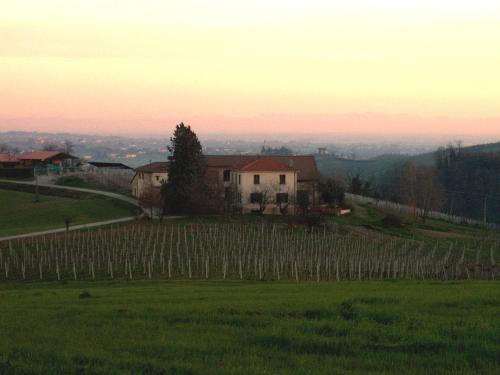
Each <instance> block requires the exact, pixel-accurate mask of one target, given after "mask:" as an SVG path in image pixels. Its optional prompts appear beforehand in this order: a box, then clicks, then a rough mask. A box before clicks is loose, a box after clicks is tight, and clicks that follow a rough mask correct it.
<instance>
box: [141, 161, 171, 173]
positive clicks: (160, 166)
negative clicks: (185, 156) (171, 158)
mask: <svg viewBox="0 0 500 375" xmlns="http://www.w3.org/2000/svg"><path fill="white" fill-rule="evenodd" d="M168 164H169V162H168V161H155V162H153V163H150V164H146V165H143V166H141V167H137V168H136V169H135V171H136V172H143V173H167V168H168Z"/></svg>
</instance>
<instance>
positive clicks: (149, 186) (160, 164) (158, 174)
mask: <svg viewBox="0 0 500 375" xmlns="http://www.w3.org/2000/svg"><path fill="white" fill-rule="evenodd" d="M167 167H168V161H157V162H153V163H150V164H147V165H143V166H142V167H139V168H136V170H135V175H134V177H133V178H132V195H133V196H134V197H137V198H141V197H142V196H143V195H144V194H145V193H151V191H155V192H159V190H160V187H161V185H162V184H164V183H165V182H167V181H168V173H167Z"/></svg>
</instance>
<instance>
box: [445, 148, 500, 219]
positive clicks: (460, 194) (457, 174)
mask: <svg viewBox="0 0 500 375" xmlns="http://www.w3.org/2000/svg"><path fill="white" fill-rule="evenodd" d="M436 166H437V171H438V174H439V179H440V181H441V183H442V184H443V186H444V188H445V190H447V191H449V193H448V194H447V196H446V200H445V206H444V209H445V210H446V211H447V212H450V213H452V214H454V215H460V216H468V217H473V218H476V219H479V220H484V219H486V221H494V222H497V223H500V195H499V192H500V168H499V166H500V152H498V151H496V152H482V153H480V152H470V151H467V149H463V148H461V147H460V145H457V146H453V145H449V146H448V147H446V148H440V149H439V150H438V151H437V153H436Z"/></svg>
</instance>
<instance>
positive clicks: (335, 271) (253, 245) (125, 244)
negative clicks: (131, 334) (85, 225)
mask: <svg viewBox="0 0 500 375" xmlns="http://www.w3.org/2000/svg"><path fill="white" fill-rule="evenodd" d="M499 251H500V242H498V241H496V240H487V239H483V240H474V241H472V240H471V241H464V240H461V241H460V242H456V243H454V244H451V245H446V246H443V244H441V243H439V242H431V243H429V242H420V241H413V240H403V239H398V238H394V237H386V236H382V235H380V236H373V235H372V236H359V235H357V236H349V235H338V234H335V233H331V232H328V231H326V230H312V231H306V230H304V229H293V228H292V229H290V228H286V227H285V228H283V227H280V226H272V225H269V226H264V225H236V224H227V225H224V224H222V225H218V224H200V225H162V224H152V225H145V224H142V223H138V224H131V225H125V226H116V227H109V228H105V229H98V230H87V231H74V232H69V233H66V234H54V235H48V236H40V237H32V238H29V239H22V240H15V241H8V242H7V241H6V242H0V280H2V281H6V280H30V281H34V280H112V279H121V280H135V279H198V280H200V279H217V280H222V279H233V280H269V281H271V280H274V281H279V280H293V281H340V280H386V279H393V280H395V279H408V280H451V279H495V277H496V272H497V270H496V268H497V267H496V260H495V259H497V258H498V255H499Z"/></svg>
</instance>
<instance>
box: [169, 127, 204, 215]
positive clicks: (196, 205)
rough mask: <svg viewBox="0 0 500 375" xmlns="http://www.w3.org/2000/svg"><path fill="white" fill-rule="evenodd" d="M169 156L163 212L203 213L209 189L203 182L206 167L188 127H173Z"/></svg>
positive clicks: (198, 142)
mask: <svg viewBox="0 0 500 375" xmlns="http://www.w3.org/2000/svg"><path fill="white" fill-rule="evenodd" d="M167 148H168V150H169V152H170V153H171V157H170V158H169V159H170V163H169V165H168V182H167V183H166V184H165V186H164V187H163V188H162V196H163V201H164V205H165V206H164V211H165V212H168V213H172V214H192V213H199V212H204V211H206V210H207V208H208V203H209V189H208V186H207V185H206V182H205V179H204V177H205V172H206V165H205V159H204V157H203V153H202V147H201V143H200V141H199V140H198V137H197V136H196V134H195V133H194V132H193V131H192V130H191V127H190V126H186V125H184V124H183V123H182V122H181V123H180V124H179V125H177V126H176V128H175V131H174V135H173V137H172V138H170V145H169V146H167Z"/></svg>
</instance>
